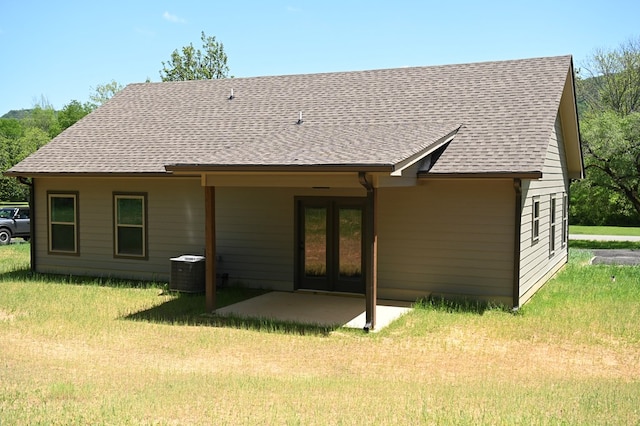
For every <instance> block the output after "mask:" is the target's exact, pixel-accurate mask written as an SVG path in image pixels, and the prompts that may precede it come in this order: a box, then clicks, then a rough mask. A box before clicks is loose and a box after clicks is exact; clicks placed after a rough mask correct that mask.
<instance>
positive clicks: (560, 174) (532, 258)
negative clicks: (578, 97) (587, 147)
mask: <svg viewBox="0 0 640 426" xmlns="http://www.w3.org/2000/svg"><path fill="white" fill-rule="evenodd" d="M565 171H566V158H565V153H564V143H563V139H562V124H561V121H560V118H559V117H558V119H556V125H555V132H554V134H553V135H552V137H551V140H550V143H549V148H548V150H547V154H546V158H545V164H544V169H543V173H542V179H540V180H537V181H527V182H524V183H523V200H524V205H523V210H522V227H521V239H520V245H521V249H522V250H521V253H522V254H521V258H520V298H521V303H524V302H525V301H526V300H528V299H529V298H530V297H531V295H532V294H533V293H534V292H535V291H536V290H537V288H539V286H540V285H541V284H542V283H543V282H542V281H544V279H546V278H548V274H549V273H551V272H553V271H554V270H556V269H557V268H558V267H559V266H560V265H562V264H564V263H566V261H567V246H566V244H565V245H564V246H563V245H562V198H563V195H564V194H568V192H569V190H568V188H569V180H568V178H567V176H566V172H565ZM536 197H537V198H538V199H539V201H540V234H539V235H540V237H539V240H538V241H537V242H534V241H533V240H532V219H533V212H532V209H533V200H534V198H536ZM552 197H554V198H555V200H556V229H555V235H554V236H551V235H550V230H551V199H552ZM567 207H568V206H567ZM550 238H554V240H555V252H554V253H553V254H551V252H550V244H549V242H550Z"/></svg>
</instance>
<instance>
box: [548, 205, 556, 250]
mask: <svg viewBox="0 0 640 426" xmlns="http://www.w3.org/2000/svg"><path fill="white" fill-rule="evenodd" d="M550 209H551V211H550V212H549V217H550V218H551V220H550V227H549V255H550V256H553V254H554V253H555V252H556V198H555V196H553V195H552V196H551V203H550Z"/></svg>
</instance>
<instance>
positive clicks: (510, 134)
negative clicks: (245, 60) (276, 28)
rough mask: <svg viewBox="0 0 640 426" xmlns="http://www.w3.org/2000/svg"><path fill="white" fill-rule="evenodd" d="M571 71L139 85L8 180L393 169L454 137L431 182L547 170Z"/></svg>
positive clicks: (520, 65)
mask: <svg viewBox="0 0 640 426" xmlns="http://www.w3.org/2000/svg"><path fill="white" fill-rule="evenodd" d="M570 70H571V57H570V56H561V57H551V58H536V59H524V60H514V61H502V62H485V63H474V64H460V65H445V66H431V67H412V68H398V69H383V70H373V71H354V72H337V73H326V74H305V75H285V76H273V77H254V78H234V79H223V80H200V81H187V82H165V83H141V84H132V85H129V86H127V87H126V88H125V89H124V90H122V91H121V92H120V93H118V94H117V95H116V96H114V97H113V98H112V99H111V100H110V101H109V102H107V103H106V104H105V105H103V106H102V107H100V108H98V109H97V110H96V111H94V112H93V113H91V114H89V115H88V116H87V117H85V118H84V119H82V120H81V121H79V122H78V123H76V124H75V125H74V126H72V127H70V128H69V129H67V130H66V131H65V132H63V133H62V134H60V135H59V136H58V137H56V138H55V139H54V140H52V141H51V142H50V143H49V144H47V145H46V146H44V147H43V148H41V149H40V150H39V151H38V152H36V153H34V154H33V155H31V156H30V157H28V158H27V159H25V160H24V161H22V162H21V163H19V164H17V165H16V166H14V167H13V168H12V169H10V171H9V172H10V173H11V174H25V175H29V174H40V173H83V174H84V173H116V174H117V173H126V174H130V173H164V172H165V171H166V169H165V166H167V165H176V164H178V165H180V164H182V165H209V166H221V167H222V166H256V167H261V166H291V165H296V166H319V165H338V166H340V165H350V166H371V165H388V166H395V165H397V164H398V163H399V162H401V161H402V160H404V159H406V158H409V157H411V156H412V155H414V154H416V153H418V152H421V150H424V149H425V148H426V147H428V146H430V145H431V144H433V143H434V142H435V141H437V140H439V139H441V138H443V137H445V136H446V135H448V134H451V133H455V132H456V130H457V133H455V137H454V139H453V141H452V142H451V143H450V144H449V145H448V146H447V148H446V149H445V151H444V153H443V154H442V155H441V156H440V157H439V159H438V161H437V162H436V164H435V165H434V166H433V168H432V169H431V173H434V174H437V173H447V174H448V173H497V172H498V173H501V172H509V173H518V172H531V171H541V170H542V165H543V162H544V156H545V152H546V150H547V146H548V143H549V137H550V136H551V133H552V132H553V127H554V122H555V119H556V115H557V113H558V108H559V104H560V99H561V96H562V91H563V88H564V83H565V80H566V78H567V76H568V72H569V71H570ZM232 90H233V94H234V98H233V99H229V97H230V94H231V91H232ZM300 112H302V120H303V123H302V124H296V122H297V121H298V119H299V114H300Z"/></svg>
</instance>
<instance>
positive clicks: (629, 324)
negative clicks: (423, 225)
mask: <svg viewBox="0 0 640 426" xmlns="http://www.w3.org/2000/svg"><path fill="white" fill-rule="evenodd" d="M28 247H29V245H28V244H21V245H12V246H3V247H0V424H1V425H2V426H4V425H13V424H96V423H97V424H159V425H163V424H171V425H173V424H181V425H182V424H219V425H237V424H278V425H280V424H283V425H287V424H294V425H297V424H304V425H309V424H311V425H313V424H367V425H368V424H474V425H475V424H509V425H511V424H553V425H556V424H638V423H639V422H640V268H638V267H616V266H607V265H597V266H590V265H587V263H586V261H587V260H588V258H589V256H590V254H589V253H588V251H585V250H580V249H571V255H570V257H571V259H570V264H569V265H568V266H567V267H566V268H565V269H564V270H563V271H562V272H561V273H560V274H558V276H557V277H556V278H555V279H554V280H552V281H551V282H550V283H548V284H547V285H546V286H545V287H544V288H543V289H542V290H541V291H540V292H539V293H538V294H537V295H536V296H535V297H534V299H533V300H532V301H531V302H530V303H529V304H527V305H526V306H524V307H523V308H522V309H521V310H520V311H519V313H517V314H512V313H509V312H505V311H502V310H498V309H488V310H484V309H482V308H479V307H478V308H473V307H471V308H460V307H456V306H442V305H436V306H432V305H428V304H426V305H423V306H421V307H419V308H417V309H415V310H414V311H413V312H412V313H410V314H408V315H406V316H405V317H403V318H401V319H400V320H399V321H397V322H396V323H394V324H392V325H391V326H390V327H389V328H387V329H385V330H383V331H381V332H380V333H376V334H363V333H362V332H359V331H349V330H342V329H338V330H335V331H333V332H331V333H330V334H327V333H322V332H317V330H310V329H305V328H300V329H294V328H287V327H284V328H282V327H273V328H268V327H262V326H261V325H260V324H251V323H241V322H219V321H218V320H216V319H207V318H206V317H202V316H200V315H199V313H200V312H202V311H203V309H204V300H203V297H201V296H176V295H173V294H166V293H165V292H164V291H163V289H162V287H161V286H154V285H140V284H139V283H126V282H112V281H107V282H103V281H98V280H90V279H70V278H69V277H50V276H42V275H31V274H30V273H28V271H26V269H27V266H28V261H29V257H28ZM613 276H615V280H613V279H612V277H613ZM132 284H133V285H132ZM221 293H224V292H221ZM247 295H248V294H241V293H234V292H229V293H228V294H227V293H224V294H221V297H220V299H221V302H220V303H223V304H224V303H231V302H232V301H233V300H234V298H241V297H247Z"/></svg>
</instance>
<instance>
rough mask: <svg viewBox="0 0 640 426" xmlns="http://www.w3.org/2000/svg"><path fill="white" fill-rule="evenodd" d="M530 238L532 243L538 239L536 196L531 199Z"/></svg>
mask: <svg viewBox="0 0 640 426" xmlns="http://www.w3.org/2000/svg"><path fill="white" fill-rule="evenodd" d="M531 239H532V241H533V242H534V243H537V242H538V240H539V239H540V199H539V198H537V197H536V198H534V199H533V209H532V219H531Z"/></svg>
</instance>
